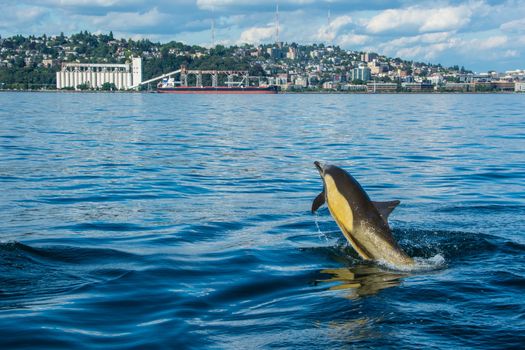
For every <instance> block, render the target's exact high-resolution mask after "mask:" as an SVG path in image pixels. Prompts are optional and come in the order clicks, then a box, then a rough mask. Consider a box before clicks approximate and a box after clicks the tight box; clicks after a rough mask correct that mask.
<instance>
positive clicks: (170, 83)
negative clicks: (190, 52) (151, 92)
mask: <svg viewBox="0 0 525 350" xmlns="http://www.w3.org/2000/svg"><path fill="white" fill-rule="evenodd" d="M278 91H279V89H278V86H276V85H266V86H244V85H237V84H236V85H229V86H187V85H176V84H175V81H174V79H173V78H169V79H168V78H165V79H163V80H162V81H161V82H160V83H159V84H158V85H157V92H159V93H171V94H276V93H277V92H278Z"/></svg>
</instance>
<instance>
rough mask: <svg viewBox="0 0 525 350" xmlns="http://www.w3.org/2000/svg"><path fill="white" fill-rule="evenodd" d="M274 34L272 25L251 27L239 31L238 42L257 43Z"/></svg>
mask: <svg viewBox="0 0 525 350" xmlns="http://www.w3.org/2000/svg"><path fill="white" fill-rule="evenodd" d="M274 35H275V28H274V27H252V28H249V29H247V30H245V31H243V32H242V33H241V37H240V39H239V42H240V43H248V44H259V43H260V42H262V41H264V40H267V39H270V38H271V37H272V36H274Z"/></svg>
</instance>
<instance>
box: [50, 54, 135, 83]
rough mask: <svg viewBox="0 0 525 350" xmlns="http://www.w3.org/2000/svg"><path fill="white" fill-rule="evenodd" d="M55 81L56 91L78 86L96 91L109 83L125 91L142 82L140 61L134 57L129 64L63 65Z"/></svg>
mask: <svg viewBox="0 0 525 350" xmlns="http://www.w3.org/2000/svg"><path fill="white" fill-rule="evenodd" d="M56 80H57V85H56V87H57V89H64V88H74V89H78V86H79V85H86V86H87V87H88V88H91V89H96V88H100V87H102V85H104V84H105V83H110V84H114V85H115V86H116V87H117V89H119V90H125V89H129V87H131V86H133V85H137V84H139V83H140V82H142V59H141V58H140V57H134V58H133V59H132V61H131V64H129V63H126V64H105V63H63V64H62V69H61V70H60V71H58V72H57V73H56Z"/></svg>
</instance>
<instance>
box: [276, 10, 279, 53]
mask: <svg viewBox="0 0 525 350" xmlns="http://www.w3.org/2000/svg"><path fill="white" fill-rule="evenodd" d="M275 42H276V43H279V2H277V4H276V6H275Z"/></svg>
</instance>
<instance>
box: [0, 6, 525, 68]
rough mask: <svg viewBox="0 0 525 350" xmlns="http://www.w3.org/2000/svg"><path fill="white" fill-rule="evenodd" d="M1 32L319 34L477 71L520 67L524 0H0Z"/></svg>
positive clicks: (155, 36)
mask: <svg viewBox="0 0 525 350" xmlns="http://www.w3.org/2000/svg"><path fill="white" fill-rule="evenodd" d="M0 5H1V8H2V11H1V12H0V35H1V36H2V37H9V36H12V35H16V34H22V35H29V34H33V35H41V34H44V33H45V34H48V35H56V34H60V32H64V34H66V35H69V34H73V33H77V32H79V31H81V30H87V31H89V32H92V33H108V32H109V31H113V34H114V35H115V37H118V38H121V37H123V38H133V39H138V38H148V39H150V40H153V41H160V42H168V41H171V40H176V41H182V42H184V43H187V44H197V45H202V46H211V43H212V35H211V26H212V22H213V23H214V27H215V43H216V44H224V45H233V44H242V43H251V44H258V43H272V42H275V40H276V29H275V28H276V25H275V24H276V17H277V16H276V7H277V6H278V8H279V15H278V18H279V20H278V23H279V39H280V41H284V42H296V43H300V44H312V43H325V44H335V45H339V46H341V47H342V48H344V49H349V50H359V51H372V52H377V53H380V54H384V55H387V56H391V57H401V58H403V59H408V60H416V61H422V62H432V63H441V64H442V65H444V66H452V65H456V64H457V65H458V66H464V67H465V68H467V69H472V70H474V71H476V72H486V71H488V70H496V71H500V72H503V71H506V70H514V69H525V0H501V1H496V0H471V1H454V0H448V1H441V0H433V1H426V0H422V1H414V0H394V1H378V0H346V1H345V0H321V1H314V0H279V1H272V0H269V1H268V0H160V1H153V0H152V1H140V0H0Z"/></svg>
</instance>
